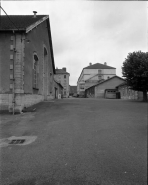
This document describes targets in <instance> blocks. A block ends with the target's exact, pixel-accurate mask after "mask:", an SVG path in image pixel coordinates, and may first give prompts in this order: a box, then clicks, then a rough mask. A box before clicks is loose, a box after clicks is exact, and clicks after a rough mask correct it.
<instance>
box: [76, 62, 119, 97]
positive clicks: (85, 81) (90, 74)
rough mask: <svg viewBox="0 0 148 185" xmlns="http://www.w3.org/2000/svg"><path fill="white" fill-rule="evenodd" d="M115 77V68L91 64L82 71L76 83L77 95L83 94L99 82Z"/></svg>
mask: <svg viewBox="0 0 148 185" xmlns="http://www.w3.org/2000/svg"><path fill="white" fill-rule="evenodd" d="M115 75H116V68H114V67H110V66H107V64H106V63H104V64H100V63H96V64H93V65H92V64H91V63H90V65H89V66H87V67H85V68H83V69H82V72H81V74H80V77H79V79H78V81H77V93H78V94H79V95H84V94H85V89H87V88H89V87H91V86H92V85H95V84H98V83H99V82H101V81H103V80H106V79H109V78H111V77H113V76H115Z"/></svg>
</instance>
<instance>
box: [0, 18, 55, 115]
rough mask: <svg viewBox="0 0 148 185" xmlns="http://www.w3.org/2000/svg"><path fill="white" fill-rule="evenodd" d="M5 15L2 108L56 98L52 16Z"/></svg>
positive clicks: (0, 28) (0, 35)
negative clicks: (50, 20)
mask: <svg viewBox="0 0 148 185" xmlns="http://www.w3.org/2000/svg"><path fill="white" fill-rule="evenodd" d="M9 17H10V19H11V20H12V22H13V23H14V24H12V22H10V20H9V19H8V17H7V16H1V24H0V41H1V42H0V57H1V58H0V64H1V68H0V70H1V71H0V74H1V76H0V108H1V110H3V109H6V110H7V109H9V111H10V112H11V111H22V110H23V108H24V107H28V106H31V105H33V104H35V103H38V102H40V101H43V100H48V99H51V98H53V97H54V93H55V91H54V82H53V77H54V74H55V65H54V57H53V49H52V39H51V31H50V23H49V16H48V15H25V16H18V15H13V16H9Z"/></svg>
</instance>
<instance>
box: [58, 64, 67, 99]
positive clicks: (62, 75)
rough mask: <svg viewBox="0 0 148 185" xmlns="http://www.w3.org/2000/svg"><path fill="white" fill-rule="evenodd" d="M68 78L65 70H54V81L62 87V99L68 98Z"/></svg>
mask: <svg viewBox="0 0 148 185" xmlns="http://www.w3.org/2000/svg"><path fill="white" fill-rule="evenodd" d="M69 76H70V74H69V73H68V72H67V71H66V68H65V67H63V68H62V69H58V68H56V74H55V79H56V80H57V81H58V82H60V83H61V85H62V86H63V97H64V98H68V97H69Z"/></svg>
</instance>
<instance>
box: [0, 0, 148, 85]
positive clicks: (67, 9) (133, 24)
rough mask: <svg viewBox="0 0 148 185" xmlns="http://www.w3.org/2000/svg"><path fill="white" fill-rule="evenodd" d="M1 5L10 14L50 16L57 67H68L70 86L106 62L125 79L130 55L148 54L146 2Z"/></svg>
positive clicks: (21, 3) (34, 2) (29, 2)
mask: <svg viewBox="0 0 148 185" xmlns="http://www.w3.org/2000/svg"><path fill="white" fill-rule="evenodd" d="M1 6H2V7H3V8H4V10H5V11H6V12H7V14H8V15H33V11H37V14H38V15H39V14H41V15H42V14H45V15H49V18H50V25H51V35H52V44H53V52H54V61H55V67H58V68H62V67H66V68H67V72H69V73H70V85H77V80H78V78H79V76H80V73H81V71H82V69H83V68H84V67H87V66H88V65H89V63H92V64H95V63H102V64H104V62H106V63H107V65H109V66H111V67H115V68H116V75H118V76H120V77H122V69H121V67H122V64H123V62H124V60H125V58H126V57H127V55H128V53H129V52H134V51H139V50H140V51H143V52H146V51H148V2H146V1H84V0H83V1H82V0H79V1H78V0H77V1H74V0H73V1H56V0H55V1H6V0H2V1H1ZM1 14H2V15H4V13H3V12H2V11H1Z"/></svg>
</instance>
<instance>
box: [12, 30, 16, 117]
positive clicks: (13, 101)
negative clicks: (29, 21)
mask: <svg viewBox="0 0 148 185" xmlns="http://www.w3.org/2000/svg"><path fill="white" fill-rule="evenodd" d="M13 36H14V40H13V42H14V43H13V46H14V47H13V100H12V104H13V115H14V114H15V57H16V34H15V31H14V30H13Z"/></svg>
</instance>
